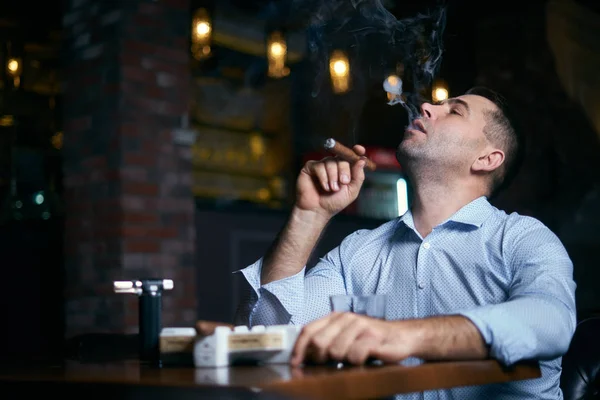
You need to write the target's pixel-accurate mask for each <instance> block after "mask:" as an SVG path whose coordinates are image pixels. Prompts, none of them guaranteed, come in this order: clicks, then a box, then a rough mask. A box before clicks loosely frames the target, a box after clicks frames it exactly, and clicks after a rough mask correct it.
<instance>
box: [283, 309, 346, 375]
mask: <svg viewBox="0 0 600 400" xmlns="http://www.w3.org/2000/svg"><path fill="white" fill-rule="evenodd" d="M338 314H339V313H331V314H329V315H327V316H325V317H323V318H321V319H318V320H316V321H313V322H311V323H309V324H308V325H305V326H304V328H302V331H301V332H300V335H298V338H297V339H296V343H295V344H294V349H293V350H292V357H291V359H290V363H291V364H292V365H294V366H298V365H300V364H301V363H302V361H304V358H305V356H306V349H307V347H308V344H309V342H310V340H311V339H312V337H313V335H314V334H315V333H316V332H318V331H320V330H321V329H322V328H323V327H324V326H326V325H327V324H328V323H329V321H330V320H331V319H332V318H334V317H335V316H336V315H338Z"/></svg>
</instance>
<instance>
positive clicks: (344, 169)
mask: <svg viewBox="0 0 600 400" xmlns="http://www.w3.org/2000/svg"><path fill="white" fill-rule="evenodd" d="M338 174H339V181H340V183H342V184H344V185H347V184H349V183H350V180H351V178H350V177H351V173H350V163H349V162H348V161H339V162H338Z"/></svg>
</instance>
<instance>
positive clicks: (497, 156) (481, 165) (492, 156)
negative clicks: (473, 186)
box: [471, 149, 504, 173]
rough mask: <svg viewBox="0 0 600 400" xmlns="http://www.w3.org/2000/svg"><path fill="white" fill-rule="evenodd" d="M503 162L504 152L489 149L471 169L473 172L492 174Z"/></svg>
mask: <svg viewBox="0 0 600 400" xmlns="http://www.w3.org/2000/svg"><path fill="white" fill-rule="evenodd" d="M503 162H504V152H503V151H502V150H500V149H489V150H488V151H486V152H485V153H484V154H482V155H480V156H479V157H478V158H477V159H476V160H475V162H474V163H473V165H472V166H471V169H472V170H473V171H474V172H475V173H478V172H492V171H494V170H495V169H497V168H499V167H500V166H501V165H502V163H503Z"/></svg>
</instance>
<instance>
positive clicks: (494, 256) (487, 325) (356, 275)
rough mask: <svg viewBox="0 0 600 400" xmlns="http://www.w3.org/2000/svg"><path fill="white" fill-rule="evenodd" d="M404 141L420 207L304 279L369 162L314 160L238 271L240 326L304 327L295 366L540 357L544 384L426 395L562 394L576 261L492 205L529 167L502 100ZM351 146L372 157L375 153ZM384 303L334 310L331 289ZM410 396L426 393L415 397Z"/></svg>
mask: <svg viewBox="0 0 600 400" xmlns="http://www.w3.org/2000/svg"><path fill="white" fill-rule="evenodd" d="M421 113H422V115H421V116H420V117H419V118H417V119H416V120H415V121H412V123H411V124H410V126H409V128H407V129H406V132H405V133H404V137H403V139H402V141H401V143H400V145H399V146H398V150H397V157H398V160H399V162H400V163H401V165H402V166H403V168H404V170H405V171H406V173H407V176H408V178H409V181H410V183H411V186H412V192H413V199H412V206H411V209H410V210H409V211H408V212H407V213H406V214H404V215H403V216H401V217H399V218H396V219H394V220H392V221H389V222H387V223H384V224H383V225H381V226H380V227H378V228H376V229H373V230H359V231H357V232H355V233H353V234H351V235H349V236H348V237H346V238H345V239H344V240H343V241H342V243H341V244H340V245H339V246H338V247H337V248H335V249H334V250H332V251H330V252H329V253H328V254H327V255H326V256H324V257H323V258H322V259H321V260H320V262H319V263H318V264H317V265H316V266H315V267H314V268H312V269H311V270H310V271H309V272H307V273H306V274H305V263H306V262H307V260H308V258H309V255H310V254H311V251H312V250H313V248H314V247H315V244H316V243H317V240H318V238H319V236H320V235H321V233H322V232H323V230H324V228H325V227H326V225H327V223H328V222H329V221H330V219H331V218H332V217H333V216H334V215H336V213H338V212H339V211H340V210H342V209H343V208H344V207H346V206H348V205H349V204H350V203H352V202H353V201H354V200H355V199H356V197H357V196H358V193H359V190H360V188H361V185H362V183H363V180H364V172H363V167H364V161H363V160H361V161H359V162H357V163H355V164H354V165H349V164H348V163H347V162H345V161H341V160H339V159H337V158H331V157H328V158H325V159H324V160H321V161H310V162H308V163H307V164H306V165H305V166H304V168H303V169H302V171H301V173H300V175H299V177H298V181H297V198H296V202H295V205H294V207H293V210H292V212H291V215H290V217H289V220H288V221H287V223H286V225H285V227H284V229H283V230H282V231H281V233H280V234H279V236H278V237H277V239H276V240H275V242H274V243H273V246H272V247H271V249H270V250H269V251H268V253H267V254H266V255H265V256H264V257H263V258H262V259H260V260H258V261H257V262H256V263H254V264H253V265H251V266H248V267H247V268H245V269H243V270H241V272H242V274H243V275H244V277H245V278H246V280H247V282H248V283H249V285H250V287H251V288H252V289H253V290H252V291H251V292H250V297H249V299H248V300H247V301H245V302H243V304H242V307H241V311H240V313H239V319H238V320H237V321H236V322H237V323H239V324H242V323H243V324H248V325H257V324H287V323H291V324H306V326H305V327H304V328H303V331H302V333H301V335H300V336H299V338H298V341H297V343H296V345H295V348H294V352H293V359H292V361H291V362H292V364H294V365H298V364H300V363H302V362H304V361H307V360H309V359H310V360H312V361H316V362H323V361H326V360H329V359H333V360H345V361H348V362H351V363H355V364H361V363H364V362H365V360H367V359H368V358H369V357H374V358H376V359H380V360H382V361H385V362H403V361H405V360H440V359H453V360H456V359H483V358H488V357H493V358H495V359H498V360H499V361H500V362H502V363H504V364H507V365H510V364H513V363H515V362H517V361H519V360H523V359H537V360H540V361H541V369H542V377H541V378H539V379H535V380H526V381H517V382H510V383H503V384H494V385H486V386H478V387H466V388H457V389H452V390H443V391H438V392H427V393H425V394H424V396H423V397H424V398H427V399H428V398H439V399H467V398H468V399H470V398H494V399H514V398H538V399H560V398H562V392H561V391H560V388H559V378H560V372H561V356H562V354H564V353H565V352H566V350H567V349H568V346H569V343H570V339H571V336H572V335H573V332H574V329H575V320H576V318H575V299H574V292H575V286H576V285H575V283H574V282H573V279H572V273H573V266H572V263H571V260H570V259H569V256H568V254H567V252H566V251H565V249H564V247H563V246H562V244H561V243H560V241H559V239H558V238H557V237H556V236H555V235H554V234H553V233H552V232H551V231H550V230H549V229H548V228H547V227H546V226H544V225H543V224H542V223H541V222H539V221H537V220H536V219H534V218H531V217H526V216H521V215H519V214H517V213H512V214H506V213H505V212H503V211H501V210H498V209H497V208H495V207H494V206H492V205H491V204H490V203H489V202H488V200H487V198H488V197H489V196H491V195H492V194H493V193H495V192H496V191H497V190H498V188H500V187H501V186H502V185H503V184H504V183H506V182H507V180H506V179H507V178H509V177H510V176H512V175H514V171H515V169H516V166H517V165H518V163H519V159H520V156H519V154H520V152H522V149H521V148H520V146H521V145H520V140H519V136H518V132H517V131H516V130H515V127H514V126H513V124H512V123H511V119H510V118H509V114H508V111H507V109H506V104H505V102H504V100H503V99H502V98H501V97H500V96H499V95H497V94H496V93H495V92H492V91H490V90H487V89H483V88H475V89H472V90H470V91H469V92H467V93H466V94H465V95H463V96H460V97H457V98H453V99H449V100H447V101H445V102H443V103H442V104H438V105H432V104H423V106H422V107H421ZM354 150H355V151H356V152H357V153H358V154H361V155H364V153H365V149H364V148H363V147H361V146H355V147H354ZM344 293H348V294H372V293H382V294H386V295H387V296H388V305H387V313H386V320H376V319H373V318H369V317H366V316H361V315H356V314H350V313H331V312H330V309H329V296H330V295H334V294H344ZM413 396H414V397H411V396H407V397H406V398H423V397H421V396H420V395H419V394H415V395H413Z"/></svg>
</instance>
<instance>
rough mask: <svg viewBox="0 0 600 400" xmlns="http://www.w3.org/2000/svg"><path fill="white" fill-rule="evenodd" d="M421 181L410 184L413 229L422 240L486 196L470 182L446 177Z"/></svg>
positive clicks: (431, 177) (419, 179)
mask: <svg viewBox="0 0 600 400" xmlns="http://www.w3.org/2000/svg"><path fill="white" fill-rule="evenodd" d="M422 178H423V177H422V176H419V177H415V179H414V180H413V181H412V190H413V197H412V207H411V212H412V215H413V220H414V223H415V228H416V230H417V231H418V232H419V234H420V235H421V237H422V238H425V237H426V236H427V235H429V234H430V233H431V231H432V230H433V228H435V227H436V226H437V225H439V224H441V223H442V222H444V221H445V220H447V219H448V218H450V217H451V216H452V215H453V214H454V213H456V212H457V211H458V210H460V209H461V208H462V207H464V206H465V205H467V204H469V203H470V202H472V201H473V200H475V199H477V198H478V197H481V196H483V195H485V191H484V190H482V189H481V188H480V187H479V185H477V184H474V183H473V182H468V181H465V180H461V179H454V180H451V179H447V178H448V177H443V179H440V178H438V179H435V178H434V177H433V176H429V177H428V179H422Z"/></svg>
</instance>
